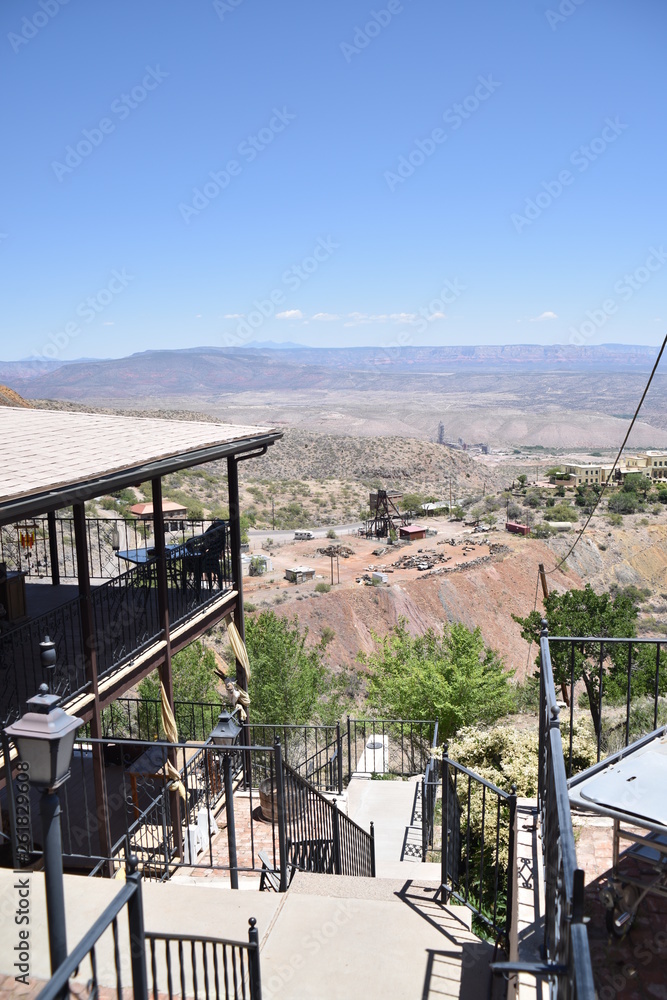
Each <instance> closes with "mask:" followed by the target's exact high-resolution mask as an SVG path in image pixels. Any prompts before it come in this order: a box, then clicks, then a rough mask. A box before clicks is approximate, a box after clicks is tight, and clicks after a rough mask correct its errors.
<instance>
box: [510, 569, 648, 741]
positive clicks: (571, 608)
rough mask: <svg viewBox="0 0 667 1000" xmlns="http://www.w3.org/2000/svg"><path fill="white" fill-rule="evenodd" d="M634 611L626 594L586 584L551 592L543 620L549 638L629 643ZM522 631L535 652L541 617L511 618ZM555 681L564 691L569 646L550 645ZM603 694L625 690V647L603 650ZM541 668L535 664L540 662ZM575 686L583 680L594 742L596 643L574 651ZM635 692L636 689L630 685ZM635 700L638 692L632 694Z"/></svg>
mask: <svg viewBox="0 0 667 1000" xmlns="http://www.w3.org/2000/svg"><path fill="white" fill-rule="evenodd" d="M637 615H638V609H637V605H636V603H635V602H634V600H633V599H632V597H631V596H629V595H628V594H627V593H626V592H623V591H622V592H620V593H619V594H617V596H616V597H612V596H611V594H608V593H603V594H596V593H595V591H594V590H593V588H592V587H591V586H590V585H589V584H587V585H586V587H585V588H584V589H583V590H567V591H565V592H564V593H562V594H561V593H557V592H556V591H552V592H551V593H550V594H549V596H548V597H547V598H546V600H545V617H546V620H547V622H548V623H549V633H550V634H551V635H554V636H569V635H572V636H595V637H599V638H603V637H604V638H613V637H616V638H620V637H627V638H631V637H633V636H635V635H636V624H637ZM512 618H513V619H514V621H515V622H517V623H518V624H519V625H520V626H521V629H522V631H521V635H522V637H523V638H524V639H525V640H526V642H532V643H537V646H538V649H539V640H540V632H541V630H542V615H541V614H540V612H539V611H532V612H531V613H530V614H529V615H528V616H527V617H526V618H520V617H519V616H518V615H512ZM550 651H551V662H552V665H553V671H554V681H555V683H556V684H560V685H561V686H564V685H567V684H568V683H569V680H570V672H571V667H572V664H571V659H570V657H571V651H572V647H571V646H570V644H569V643H561V642H553V643H551V646H550ZM604 654H605V657H604V661H603V664H602V668H603V676H604V679H603V692H604V691H606V692H607V693H608V694H611V693H612V692H614V693H615V694H616V695H618V693H619V691H621V690H623V684H624V680H623V678H624V672H625V670H626V665H627V649H626V647H624V646H623V645H620V644H619V645H610V646H606V647H605V648H604ZM538 662H539V661H538ZM574 680H575V683H576V682H577V681H578V680H582V681H583V683H584V687H585V689H586V695H587V697H588V705H589V709H590V713H591V719H592V720H593V728H594V730H595V734H596V736H597V735H598V734H599V733H600V722H601V720H600V710H599V695H600V688H599V681H600V643H599V642H584V643H581V644H580V643H575V645H574ZM633 688H635V684H634V680H633ZM635 692H636V693H637V694H638V693H639V691H638V690H636V689H635Z"/></svg>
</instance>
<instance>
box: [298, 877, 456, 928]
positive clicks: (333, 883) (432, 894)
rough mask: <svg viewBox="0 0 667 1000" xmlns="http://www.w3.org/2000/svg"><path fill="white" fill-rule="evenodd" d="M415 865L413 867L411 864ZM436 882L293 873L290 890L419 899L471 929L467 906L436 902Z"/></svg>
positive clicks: (391, 899) (396, 900)
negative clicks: (443, 904) (446, 912)
mask: <svg viewBox="0 0 667 1000" xmlns="http://www.w3.org/2000/svg"><path fill="white" fill-rule="evenodd" d="M413 867H416V866H413ZM439 888H440V883H439V881H428V880H425V879H421V878H418V877H417V878H409V877H408V878H360V877H357V876H352V875H316V874H313V873H312V872H297V874H296V875H295V876H294V879H293V881H292V885H291V886H290V890H289V891H290V893H294V894H298V895H301V896H327V897H328V898H329V899H368V900H371V899H373V900H381V901H383V902H394V903H401V902H403V901H404V900H405V899H408V898H409V899H412V898H415V899H419V900H422V901H424V902H428V905H429V906H431V907H437V909H438V912H440V911H444V910H446V911H448V913H449V914H450V915H451V916H452V917H453V918H454V919H455V920H456V922H457V924H461V925H462V926H464V927H465V928H466V929H467V930H468V931H470V930H471V929H472V913H471V911H470V910H469V909H468V907H467V906H459V905H458V904H451V903H448V904H447V905H446V906H445V907H443V906H442V904H440V903H439V902H438V899H439V893H438V890H439Z"/></svg>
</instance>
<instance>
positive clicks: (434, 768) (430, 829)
mask: <svg viewBox="0 0 667 1000" xmlns="http://www.w3.org/2000/svg"><path fill="white" fill-rule="evenodd" d="M437 746H438V723H437V721H436V723H435V726H434V728H433V736H432V739H431V756H430V757H429V759H428V762H427V764H426V768H425V770H424V774H423V777H422V781H421V825H422V861H427V860H428V852H429V850H432V849H433V848H434V847H435V843H434V838H435V808H436V802H437V798H438V782H439V768H438V763H439V761H438V757H437V756H435V754H436V749H437Z"/></svg>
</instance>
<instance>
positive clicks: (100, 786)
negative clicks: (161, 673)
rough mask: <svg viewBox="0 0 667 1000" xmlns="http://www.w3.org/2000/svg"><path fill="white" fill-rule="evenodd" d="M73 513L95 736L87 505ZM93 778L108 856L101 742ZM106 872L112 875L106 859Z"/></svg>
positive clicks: (97, 728) (94, 753)
mask: <svg viewBox="0 0 667 1000" xmlns="http://www.w3.org/2000/svg"><path fill="white" fill-rule="evenodd" d="M72 513H73V516H74V540H75V544H76V568H77V577H78V581H79V606H80V609H81V639H82V642H83V655H84V663H85V669H86V679H87V681H88V683H89V684H90V692H91V694H92V696H93V705H92V710H93V714H92V716H91V719H90V735H91V736H92V737H93V739H94V740H97V739H100V738H101V736H102V724H101V719H100V697H99V691H98V687H97V637H96V634H95V618H94V615H93V604H92V600H91V595H90V570H89V568H88V538H87V535H86V507H85V504H84V503H82V502H81V501H79V502H78V503H75V504H74V505H73V507H72ZM92 748H93V751H92V757H93V781H94V785H95V806H96V819H97V830H98V835H99V838H100V854H102V855H103V856H104V857H106V858H110V857H111V830H110V826H109V803H108V802H107V789H106V781H105V775H104V753H103V748H102V744H101V743H93V744H92ZM108 874H109V875H112V874H113V872H112V867H111V863H110V862H109V865H108Z"/></svg>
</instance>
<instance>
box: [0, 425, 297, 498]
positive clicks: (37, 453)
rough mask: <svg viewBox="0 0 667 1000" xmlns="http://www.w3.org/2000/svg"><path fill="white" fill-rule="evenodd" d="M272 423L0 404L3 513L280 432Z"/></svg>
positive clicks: (0, 480) (273, 435)
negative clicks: (11, 506)
mask: <svg viewBox="0 0 667 1000" xmlns="http://www.w3.org/2000/svg"><path fill="white" fill-rule="evenodd" d="M280 436H281V434H280V432H276V431H274V430H272V429H271V428H268V427H244V426H235V425H233V424H218V423H201V422H197V421H189V420H160V419H159V418H153V417H125V416H116V415H110V414H106V413H72V412H66V411H57V410H32V409H30V410H24V409H18V408H16V409H14V408H9V407H1V406H0V463H1V469H2V472H1V473H0V512H1V507H2V505H4V504H8V503H10V502H12V501H15V500H18V499H19V498H27V497H31V496H37V495H41V494H44V493H49V492H52V491H54V490H61V489H63V488H65V487H68V486H77V485H81V486H82V487H83V486H84V485H85V484H86V483H91V482H93V481H96V480H99V479H100V478H102V477H105V476H111V475H113V474H114V473H119V472H122V471H123V470H132V469H141V468H142V467H144V466H147V465H151V464H152V463H156V462H161V461H164V460H167V459H169V458H173V459H174V462H175V463H176V462H177V460H178V459H179V458H180V459H183V458H184V457H186V456H188V455H190V454H194V453H196V452H202V451H204V450H206V449H215V448H219V450H220V451H221V452H222V453H226V452H227V451H233V450H234V449H233V448H231V449H230V448H229V446H230V445H231V444H233V442H236V441H238V442H242V441H245V442H248V440H251V441H252V440H253V439H257V444H261V443H263V442H262V439H264V440H266V438H267V437H273V438H277V437H280Z"/></svg>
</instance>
